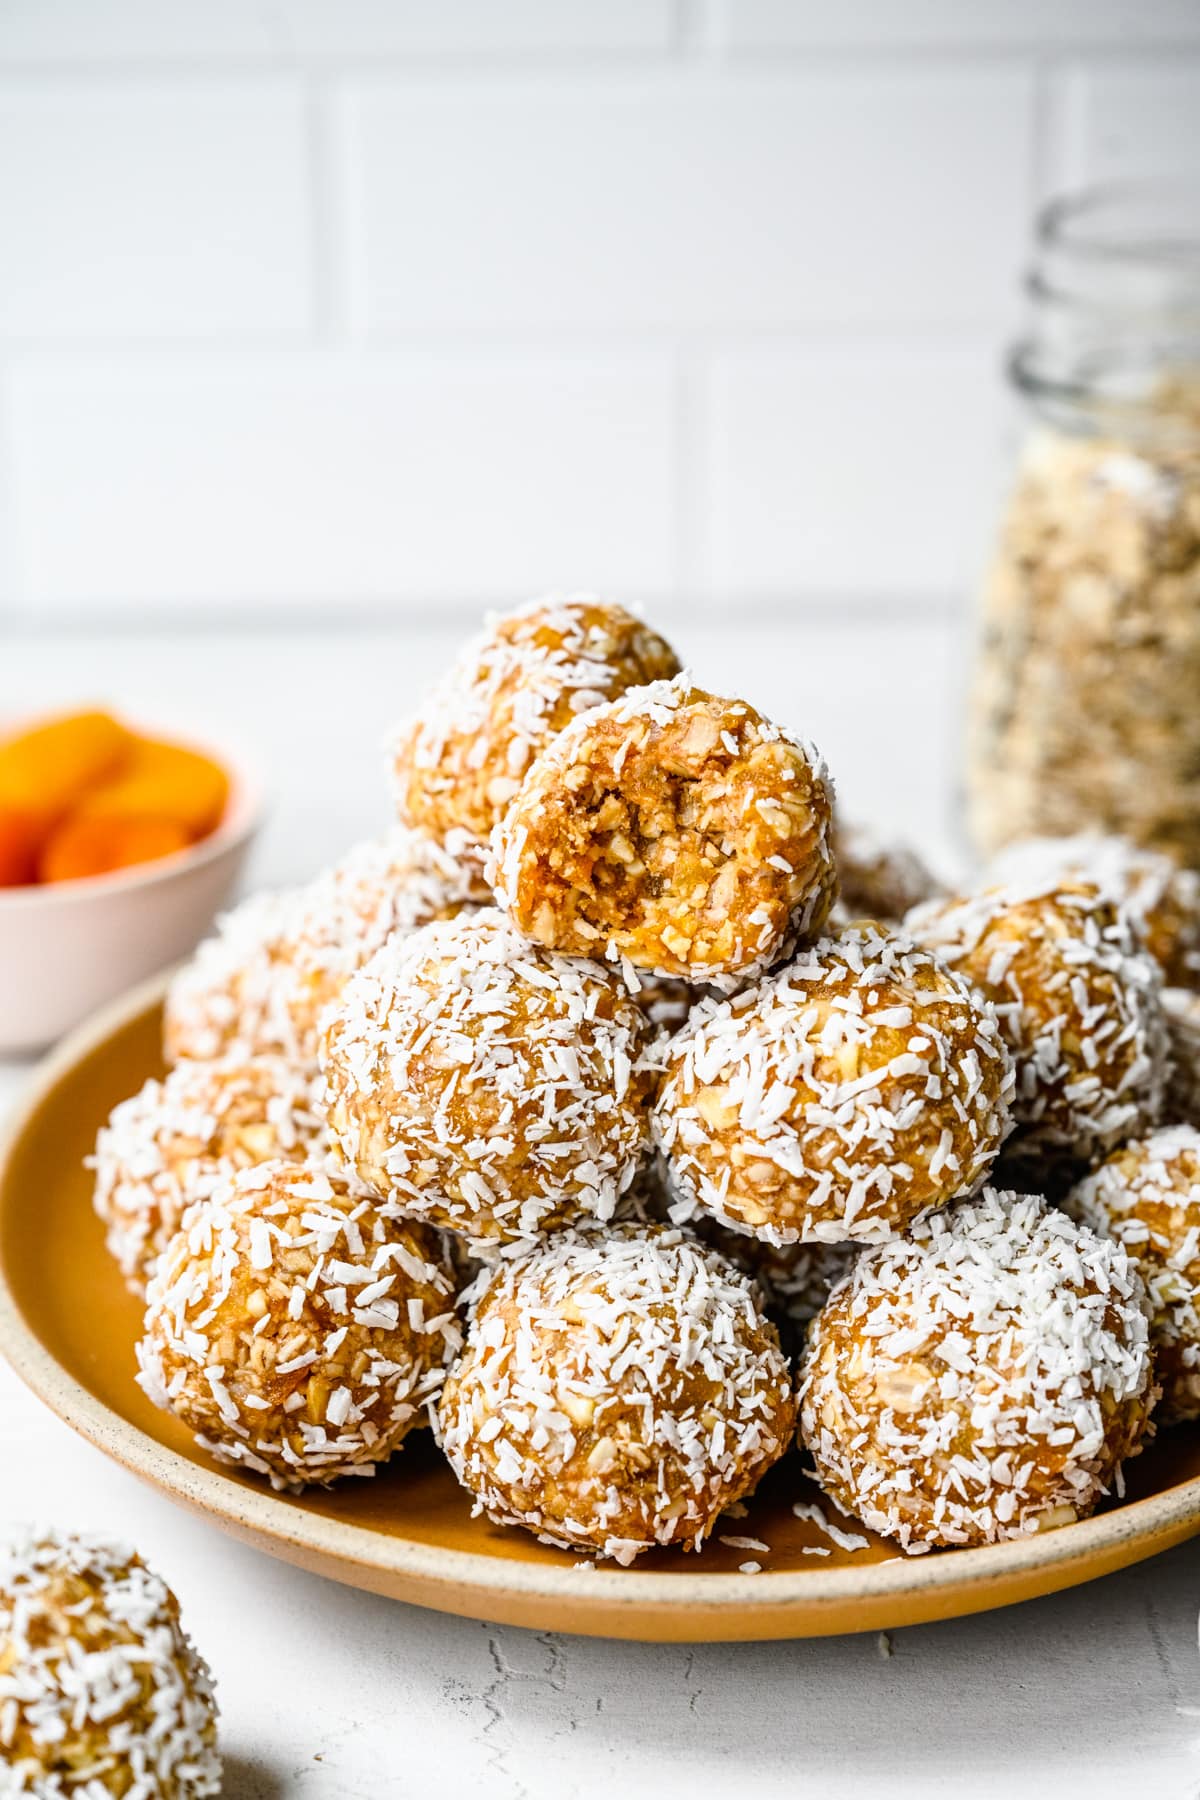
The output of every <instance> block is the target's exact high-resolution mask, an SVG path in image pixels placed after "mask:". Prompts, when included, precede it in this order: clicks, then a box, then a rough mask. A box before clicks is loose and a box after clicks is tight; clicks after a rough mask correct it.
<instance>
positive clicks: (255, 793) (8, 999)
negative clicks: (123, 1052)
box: [0, 758, 262, 1056]
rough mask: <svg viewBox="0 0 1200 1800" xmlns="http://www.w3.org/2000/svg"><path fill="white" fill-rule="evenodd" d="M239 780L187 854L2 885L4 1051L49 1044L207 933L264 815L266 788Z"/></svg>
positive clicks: (0, 1014)
mask: <svg viewBox="0 0 1200 1800" xmlns="http://www.w3.org/2000/svg"><path fill="white" fill-rule="evenodd" d="M222 760H223V761H225V762H226V766H227V767H228V766H229V765H228V761H227V759H225V758H222ZM231 777H232V791H231V793H230V797H229V804H228V806H227V807H226V810H225V817H224V818H223V820H222V821H221V823H220V824H219V825H218V826H217V828H216V830H215V831H213V832H211V833H210V834H209V836H208V837H206V838H203V839H201V841H200V842H199V843H198V844H193V845H192V846H191V847H190V848H188V849H187V850H180V851H179V852H178V853H177V854H176V855H174V856H164V857H160V858H159V859H158V860H157V861H155V862H148V863H139V864H138V865H137V866H135V867H133V868H129V869H120V870H117V871H116V872H115V873H114V874H112V875H94V876H90V877H88V878H86V879H84V880H81V881H62V882H51V883H47V885H45V886H44V887H18V888H0V1056H15V1055H19V1054H21V1053H22V1052H29V1051H32V1050H40V1049H42V1048H43V1047H44V1046H45V1045H47V1044H49V1043H52V1042H53V1041H54V1039H55V1038H58V1037H61V1036H62V1034H63V1032H64V1031H69V1030H70V1028H71V1027H72V1026H73V1025H77V1024H78V1023H79V1021H80V1020H81V1019H83V1018H86V1016H87V1015H88V1013H90V1012H93V1011H94V1010H95V1008H96V1007H98V1006H103V1005H104V1004H105V1002H106V1001H109V1000H112V999H114V998H115V996H116V995H118V994H120V993H123V992H124V990H125V989H126V988H128V987H132V986H133V985H134V983H135V982H138V981H142V980H144V979H145V977H146V976H148V975H152V974H154V973H155V972H156V971H157V970H159V969H165V968H166V967H167V966H168V965H169V964H170V963H173V962H177V961H178V960H179V958H180V957H182V956H186V955H187V953H188V951H189V950H192V949H193V948H194V947H195V945H196V944H197V943H198V942H199V941H200V939H201V938H202V937H203V936H204V935H205V933H206V932H207V930H208V928H209V926H210V925H211V924H212V922H213V919H214V918H215V916H216V914H217V913H218V912H219V911H220V910H221V908H222V907H223V906H224V905H225V903H226V902H227V901H228V899H229V897H230V895H231V894H232V892H233V889H234V885H235V883H236V881H237V879H238V876H239V874H240V873H241V869H242V865H243V863H244V862H245V860H246V853H247V851H248V850H249V848H250V845H251V843H252V842H253V840H254V836H255V834H256V832H257V831H258V827H259V824H260V822H261V818H262V798H261V793H260V791H259V789H258V787H257V785H256V784H254V783H253V782H250V781H248V780H247V779H246V777H245V776H244V775H243V774H241V773H239V772H238V771H236V770H233V771H231Z"/></svg>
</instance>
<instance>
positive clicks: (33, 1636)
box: [0, 1532, 221, 1800]
mask: <svg viewBox="0 0 1200 1800" xmlns="http://www.w3.org/2000/svg"><path fill="white" fill-rule="evenodd" d="M10 1784H11V1785H10ZM220 1790H221V1760H220V1757H219V1755H218V1754H217V1705H216V1700H215V1699H214V1697H213V1688H212V1682H211V1679H210V1677H209V1672H208V1669H207V1667H206V1666H205V1663H204V1661H203V1659H202V1658H201V1657H200V1656H199V1655H198V1654H197V1652H196V1650H195V1649H194V1648H193V1646H192V1644H191V1642H190V1641H189V1639H188V1637H187V1635H186V1633H185V1632H184V1630H183V1627H182V1625H181V1623H180V1619H179V1603H178V1601H177V1600H176V1598H175V1596H174V1594H173V1593H172V1592H171V1590H170V1588H169V1587H167V1585H166V1583H165V1582H164V1581H162V1580H160V1578H159V1577H158V1576H157V1575H155V1574H154V1573H153V1572H152V1571H151V1570H150V1569H148V1568H147V1567H146V1565H145V1563H144V1562H143V1561H142V1559H141V1557H140V1556H138V1555H136V1554H135V1553H134V1551H132V1550H131V1549H129V1548H127V1547H126V1546H124V1545H119V1544H109V1543H105V1542H102V1541H101V1540H100V1539H98V1538H90V1537H88V1538H83V1537H68V1536H66V1535H61V1534H58V1533H48V1532H43V1533H36V1534H35V1533H32V1532H31V1533H26V1534H23V1535H21V1536H19V1537H17V1538H15V1539H13V1540H11V1541H9V1542H8V1543H4V1544H0V1792H3V1793H5V1794H9V1793H11V1794H13V1795H17V1794H29V1795H32V1796H35V1797H36V1800H58V1797H59V1796H61V1797H62V1800H69V1797H70V1796H74V1797H75V1800H109V1797H110V1796H112V1797H113V1800H205V1797H206V1796H209V1795H216V1794H219V1793H220Z"/></svg>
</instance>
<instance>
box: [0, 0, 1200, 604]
mask: <svg viewBox="0 0 1200 1800" xmlns="http://www.w3.org/2000/svg"><path fill="white" fill-rule="evenodd" d="M1185 167H1192V168H1193V169H1200V6H1198V5H1196V4H1195V0H822V3H817V0H259V3H257V4H250V3H249V0H3V3H2V4H0V482H2V486H3V497H4V501H5V510H6V517H5V525H4V529H3V532H2V533H0V544H2V545H3V550H4V554H3V558H2V559H0V560H2V563H3V569H4V583H3V591H4V593H5V594H6V596H7V599H6V604H7V607H8V609H9V614H10V616H12V617H14V618H16V619H18V620H20V621H22V622H29V621H33V622H37V623H45V622H46V621H49V620H54V619H57V620H60V621H69V620H72V619H74V618H76V617H77V616H79V615H81V614H87V615H91V616H94V617H98V618H99V617H107V616H109V614H111V613H112V612H114V611H116V612H120V613H126V612H137V613H139V614H143V615H144V614H151V615H154V616H167V617H179V616H180V615H182V614H183V613H185V612H190V613H197V612H199V613H202V614H205V615H208V614H211V613H212V612H213V611H214V610H217V609H220V610H221V611H223V612H224V613H225V614H227V615H229V616H232V617H244V616H245V614H246V612H247V611H248V610H250V611H255V612H257V611H260V610H263V611H275V612H276V613H278V614H280V615H282V616H285V617H286V616H287V614H288V609H289V608H293V607H296V606H303V607H305V608H311V609H318V610H325V609H328V610H334V609H340V610H341V611H342V612H343V613H344V612H345V611H346V610H347V609H350V608H353V609H370V610H377V611H384V612H389V613H390V612H393V611H394V610H395V609H396V608H398V607H403V608H405V609H420V610H422V611H424V610H426V609H428V608H429V607H431V606H433V605H438V606H444V605H447V604H451V603H460V604H462V605H464V606H466V607H469V608H472V609H473V608H475V607H476V606H477V605H478V603H479V602H480V601H481V600H490V599H505V598H519V597H523V596H524V595H525V594H527V593H529V592H534V591H537V590H539V589H542V588H544V587H550V586H561V585H566V586H570V587H578V586H580V585H586V586H595V587H602V588H611V589H615V590H617V591H618V592H619V593H620V595H621V597H623V598H627V599H628V598H632V599H640V600H644V601H649V602H653V603H659V602H661V601H662V600H663V599H664V598H665V597H678V598H680V599H682V600H683V601H685V602H686V603H687V604H688V605H690V606H699V605H704V606H715V607H718V608H721V609H724V608H725V607H727V606H728V605H730V604H733V603H736V604H737V605H738V607H739V608H743V607H745V606H746V605H747V604H768V603H769V604H775V605H784V606H787V607H789V608H796V607H801V606H803V605H804V604H805V603H826V604H829V603H836V604H837V606H838V609H839V612H840V613H842V614H848V613H850V612H852V610H853V609H854V608H855V607H856V606H859V605H860V604H862V603H868V604H878V603H886V604H887V605H890V606H896V607H905V606H907V607H915V608H930V607H936V606H939V605H940V606H943V607H944V606H947V605H954V604H957V603H959V602H960V600H961V597H962V595H963V593H964V591H965V590H966V588H967V587H968V586H969V583H970V580H971V577H972V575H973V572H974V570H975V569H976V567H977V565H978V563H979V561H980V559H981V557H982V554H983V546H984V542H985V538H986V535H987V527H988V520H989V516H990V513H991V510H992V506H993V500H994V495H995V491H996V488H997V485H998V482H999V481H1000V479H1001V477H1002V470H1003V466H1004V465H1003V449H1004V440H1005V410H1004V406H1003V400H1002V381H1001V376H1000V358H1001V351H1002V346H1003V344H1004V342H1005V340H1006V338H1007V337H1008V336H1009V335H1010V334H1011V332H1012V331H1013V329H1014V328H1015V327H1016V326H1017V324H1018V323H1019V319H1020V301H1019V278H1020V274H1021V271H1022V267H1023V264H1024V262H1025V259H1026V251H1027V242H1028V230H1029V221H1030V217H1031V213H1032V210H1033V208H1034V206H1035V205H1036V204H1037V202H1038V201H1040V200H1041V199H1043V198H1044V197H1045V196H1046V195H1047V194H1049V193H1050V192H1052V191H1054V190H1056V189H1058V188H1061V187H1063V186H1064V185H1066V186H1077V185H1080V184H1083V183H1088V182H1093V181H1102V180H1107V179H1110V178H1112V177H1114V176H1121V175H1141V174H1148V173H1154V172H1161V171H1164V170H1174V169H1179V168H1185Z"/></svg>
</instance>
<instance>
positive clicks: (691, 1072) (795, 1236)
mask: <svg viewBox="0 0 1200 1800" xmlns="http://www.w3.org/2000/svg"><path fill="white" fill-rule="evenodd" d="M664 1066H665V1073H664V1079H663V1083H662V1087H661V1090H660V1093H659V1098H658V1103H657V1105H656V1108H655V1112H654V1136H655V1141H656V1143H657V1145H658V1148H659V1150H660V1151H661V1152H662V1155H663V1157H664V1158H665V1161H666V1165H667V1171H668V1176H669V1180H670V1183H671V1187H672V1190H673V1193H674V1195H675V1198H676V1205H675V1206H674V1207H673V1208H672V1217H673V1218H675V1219H676V1220H677V1221H680V1220H684V1219H688V1218H692V1217H694V1216H696V1214H697V1213H699V1214H706V1213H707V1214H710V1215H711V1216H712V1217H714V1218H716V1219H719V1220H720V1221H721V1222H722V1223H723V1224H725V1225H728V1226H731V1227H732V1228H733V1229H734V1230H737V1231H743V1232H750V1233H752V1234H753V1235H755V1236H757V1237H760V1238H762V1239H763V1240H765V1242H767V1243H769V1244H776V1245H782V1244H791V1243H796V1242H797V1241H801V1240H803V1241H817V1242H821V1243H829V1244H833V1243H840V1242H843V1241H847V1240H850V1241H853V1242H856V1243H877V1242H879V1241H880V1240H881V1239H883V1238H886V1237H890V1236H892V1235H893V1234H894V1233H895V1232H897V1231H902V1230H903V1229H904V1227H905V1226H906V1225H907V1224H908V1223H909V1222H910V1221H911V1220H912V1219H914V1218H915V1217H916V1216H917V1214H918V1213H920V1212H921V1211H923V1210H924V1208H926V1207H930V1206H944V1205H945V1204H946V1202H947V1201H949V1200H953V1199H955V1198H956V1197H957V1196H958V1195H961V1194H967V1193H970V1192H971V1191H972V1190H973V1189H974V1188H976V1187H977V1186H978V1185H979V1183H980V1182H981V1181H983V1180H984V1179H985V1177H986V1175H987V1173H988V1170H989V1169H990V1168H991V1165H992V1162H993V1160H994V1158H995V1155H996V1152H997V1150H998V1149H999V1147H1000V1144H1001V1142H1002V1141H1003V1138H1004V1135H1005V1133H1006V1131H1007V1130H1008V1125H1009V1112H1008V1103H1009V1099H1010V1097H1011V1094H1012V1087H1013V1074H1012V1067H1011V1063H1010V1060H1009V1056H1008V1053H1007V1051H1006V1050H1005V1047H1004V1043H1003V1041H1002V1038H1001V1035H1000V1029H999V1025H998V1023H997V1020H996V1017H995V1014H994V1012H993V1011H992V1008H991V1006H990V1005H989V1004H988V1002H987V1001H986V1000H984V999H983V998H982V997H981V996H980V995H979V994H977V993H976V992H975V991H974V990H973V989H972V988H971V987H970V986H969V984H968V983H967V982H966V981H965V980H964V979H963V977H962V976H961V975H957V974H954V973H953V972H952V971H950V970H949V969H947V968H945V967H944V966H943V964H942V963H940V962H939V961H938V959H937V958H936V957H935V956H933V955H931V954H930V952H929V951H927V950H923V949H921V948H920V947H919V946H918V945H916V944H914V943H913V942H912V941H911V940H910V939H909V938H907V937H905V936H903V935H901V934H900V933H898V932H894V931H891V930H890V929H888V928H887V927H886V926H881V925H875V924H870V923H869V924H865V925H860V926H853V927H849V928H847V929H846V930H845V931H843V932H841V933H839V934H838V935H837V936H836V937H832V938H823V939H822V940H821V941H820V942H819V943H817V944H815V945H813V946H811V947H810V948H809V949H807V950H804V951H801V952H800V953H799V954H798V955H797V956H796V957H795V958H794V959H793V961H792V962H790V963H788V964H786V965H785V966H784V967H783V968H782V969H780V970H778V971H777V972H776V973H775V974H774V975H773V976H771V977H770V978H769V979H768V980H767V981H765V982H763V983H762V985H761V986H760V987H758V988H756V989H754V990H752V991H751V992H749V993H747V994H743V995H740V996H738V997H737V998H735V999H733V1000H708V1001H705V1002H704V1003H703V1004H702V1005H700V1006H698V1007H696V1008H695V1010H694V1011H693V1012H692V1014H691V1016H690V1018H689V1020H688V1023H687V1025H686V1026H685V1027H684V1029H683V1030H682V1031H681V1032H679V1033H678V1034H677V1035H676V1036H675V1037H674V1038H672V1039H671V1040H670V1042H669V1043H668V1044H667V1046H666V1049H665V1053H664Z"/></svg>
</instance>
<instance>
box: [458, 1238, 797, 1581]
mask: <svg viewBox="0 0 1200 1800" xmlns="http://www.w3.org/2000/svg"><path fill="white" fill-rule="evenodd" d="M438 1418H439V1424H440V1434H441V1438H442V1444H443V1447H444V1449H445V1451H446V1454H447V1456H448V1457H449V1459H450V1463H451V1466H452V1467H453V1469H454V1472H455V1474H456V1475H457V1476H458V1478H459V1480H460V1481H461V1482H462V1484H463V1486H464V1487H466V1488H468V1489H469V1490H470V1492H471V1493H472V1494H474V1496H475V1499H476V1501H477V1504H478V1509H479V1510H481V1511H483V1512H484V1513H486V1515H487V1516H488V1518H489V1519H492V1520H493V1521H494V1522H495V1523H497V1524H501V1525H523V1526H525V1527H526V1528H527V1529H528V1530H530V1531H533V1532H535V1533H536V1534H537V1536H538V1537H539V1538H541V1539H542V1541H543V1542H544V1543H550V1544H560V1545H563V1546H564V1547H566V1548H568V1549H579V1550H588V1551H593V1552H595V1553H596V1554H597V1555H600V1556H608V1557H613V1558H615V1560H616V1561H618V1562H621V1563H630V1562H632V1561H633V1560H634V1558H635V1557H636V1556H637V1555H638V1554H639V1552H641V1551H643V1550H649V1549H651V1548H652V1547H653V1546H654V1545H655V1544H682V1545H683V1546H684V1547H685V1548H687V1549H698V1548H699V1547H700V1545H701V1544H702V1543H703V1540H704V1538H705V1537H706V1536H707V1535H708V1533H709V1532H710V1531H711V1529H712V1527H713V1525H714V1523H715V1522H716V1520H717V1518H718V1517H719V1515H720V1513H721V1512H722V1511H723V1509H724V1508H725V1507H727V1506H730V1505H732V1504H733V1503H734V1502H735V1501H737V1500H739V1499H741V1498H742V1497H743V1496H744V1495H746V1494H749V1493H750V1492H752V1490H753V1489H754V1487H755V1485H756V1484H757V1482H758V1480H759V1478H760V1477H761V1476H762V1475H763V1474H764V1473H765V1472H766V1470H767V1469H768V1468H769V1467H770V1466H771V1464H772V1463H773V1462H775V1461H776V1460H777V1459H778V1458H779V1457H780V1456H781V1455H782V1454H783V1452H784V1450H785V1449H786V1447H787V1445H788V1442H789V1438H790V1434H791V1430H792V1427H793V1422H794V1418H795V1400H794V1397H793V1393H792V1387H791V1380H790V1377H789V1374H788V1368H787V1364H786V1362H785V1360H784V1357H783V1355H782V1352H781V1351H780V1348H779V1340H778V1338H777V1336H776V1333H775V1328H774V1326H773V1325H770V1324H769V1323H768V1322H767V1321H766V1320H765V1319H764V1317H763V1315H762V1313H761V1311H760V1309H759V1306H758V1303H757V1300H756V1298H755V1295H754V1290H753V1286H752V1284H751V1282H750V1281H749V1280H748V1279H747V1277H745V1276H744V1275H741V1274H739V1273H738V1272H737V1271H736V1270H735V1269H734V1268H733V1267H732V1266H731V1265H730V1264H728V1263H727V1262H725V1260H724V1259H723V1258H722V1257H720V1256H718V1255H717V1253H716V1252H715V1251H712V1250H709V1249H706V1248H705V1246H704V1245H702V1244H700V1243H699V1242H698V1241H697V1240H696V1239H695V1238H692V1237H691V1236H689V1235H685V1234H683V1233H681V1232H676V1231H669V1230H663V1229H661V1228H658V1227H654V1226H640V1227H639V1226H624V1227H620V1228H618V1229H617V1230H616V1231H615V1232H613V1233H612V1234H611V1235H605V1234H602V1233H600V1232H596V1231H591V1232H564V1233H562V1234H560V1235H559V1236H557V1237H555V1238H552V1239H550V1240H549V1241H548V1242H547V1243H545V1244H544V1245H541V1246H539V1247H538V1248H536V1249H534V1250H531V1251H530V1252H529V1253H528V1254H526V1255H525V1256H522V1257H519V1258H517V1259H515V1260H512V1261H507V1262H502V1263H500V1264H499V1265H498V1266H497V1267H496V1268H495V1269H494V1270H493V1271H491V1272H490V1273H488V1274H486V1275H484V1276H483V1277H481V1278H480V1282H479V1284H478V1287H477V1289H476V1293H475V1305H474V1313H473V1317H472V1320H471V1325H470V1328H469V1331H468V1334H467V1344H466V1348H465V1350H464V1351H463V1354H462V1356H461V1358H460V1359H459V1361H458V1363H457V1364H456V1365H455V1367H454V1369H453V1370H452V1371H451V1373H450V1376H449V1378H448V1380H447V1382H446V1386H445V1389H444V1391H443V1394H442V1400H441V1403H440V1406H439V1409H438Z"/></svg>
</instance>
